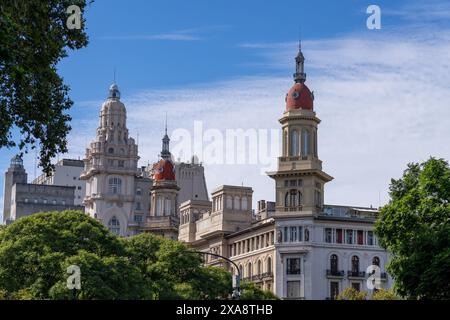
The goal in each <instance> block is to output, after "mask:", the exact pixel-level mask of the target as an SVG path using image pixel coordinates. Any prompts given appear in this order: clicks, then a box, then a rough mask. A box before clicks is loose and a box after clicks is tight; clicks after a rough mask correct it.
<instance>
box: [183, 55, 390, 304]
mask: <svg viewBox="0 0 450 320" xmlns="http://www.w3.org/2000/svg"><path fill="white" fill-rule="evenodd" d="M295 60H296V72H295V73H294V81H295V83H294V85H293V86H292V87H291V89H290V90H289V92H288V93H287V95H286V98H285V102H286V109H285V110H284V112H283V113H282V115H281V118H280V120H279V122H280V124H281V130H282V137H283V143H282V154H281V156H280V157H279V158H278V168H277V170H276V171H275V172H269V173H268V176H269V177H270V178H272V179H274V180H275V190H274V191H275V202H270V201H267V202H266V201H263V200H262V201H259V202H258V208H257V211H256V212H255V213H253V211H252V209H251V203H252V192H253V190H252V189H251V188H249V187H238V186H221V187H219V188H218V189H216V190H215V191H213V193H212V201H211V202H208V201H200V202H199V201H187V202H184V203H182V204H181V205H180V232H179V240H181V241H184V242H186V243H188V244H189V245H190V246H192V247H193V248H194V249H196V250H200V251H203V252H205V253H212V254H214V255H221V256H224V257H226V258H228V259H231V261H233V262H234V263H235V264H236V265H237V267H238V270H236V267H234V265H233V266H232V265H230V263H228V262H227V260H224V259H221V258H220V257H217V256H214V255H207V254H205V262H206V263H207V264H210V265H222V266H224V267H226V268H228V269H229V270H230V271H232V272H233V274H235V275H236V274H240V276H241V278H242V279H244V280H248V281H252V282H255V283H256V284H257V285H258V286H259V287H261V288H264V289H267V290H271V291H273V292H274V293H275V294H276V295H278V296H279V297H281V298H283V299H334V298H335V297H336V295H338V294H339V293H340V292H341V291H342V289H343V288H345V287H350V286H351V287H354V288H355V289H357V290H365V291H368V292H369V293H370V292H372V290H373V289H377V288H380V287H384V288H388V287H390V286H391V284H392V279H391V278H390V277H389V276H388V275H387V274H386V273H385V272H384V269H385V265H386V263H387V261H388V254H387V252H386V251H385V250H383V249H382V248H380V247H379V246H378V244H377V239H376V236H375V235H374V231H373V227H374V221H375V219H376V216H377V214H378V211H377V210H376V209H373V208H363V207H351V206H335V205H325V204H324V194H325V192H324V187H325V184H326V183H327V182H330V181H331V180H332V179H333V178H332V177H331V176H330V175H328V174H327V173H325V172H324V171H323V170H322V161H321V160H320V158H319V155H318V139H317V137H318V125H319V124H320V119H319V118H318V117H317V115H316V112H315V111H314V108H313V105H314V94H313V92H311V91H310V90H309V88H308V87H307V86H306V85H305V81H306V74H305V73H304V61H305V59H304V56H303V54H302V52H301V49H300V50H299V53H298V55H297V57H296V58H295ZM372 270H375V273H374V274H372ZM369 273H370V274H369ZM374 283H375V287H374Z"/></svg>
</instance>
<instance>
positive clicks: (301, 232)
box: [298, 226, 303, 241]
mask: <svg viewBox="0 0 450 320" xmlns="http://www.w3.org/2000/svg"><path fill="white" fill-rule="evenodd" d="M298 241H303V227H302V226H300V227H298Z"/></svg>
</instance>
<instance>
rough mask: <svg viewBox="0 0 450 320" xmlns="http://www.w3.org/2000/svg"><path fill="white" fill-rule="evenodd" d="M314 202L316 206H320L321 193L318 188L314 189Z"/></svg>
mask: <svg viewBox="0 0 450 320" xmlns="http://www.w3.org/2000/svg"><path fill="white" fill-rule="evenodd" d="M314 202H315V204H316V206H318V207H320V206H322V194H321V192H320V191H318V190H315V191H314Z"/></svg>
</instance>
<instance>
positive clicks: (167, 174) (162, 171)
mask: <svg viewBox="0 0 450 320" xmlns="http://www.w3.org/2000/svg"><path fill="white" fill-rule="evenodd" d="M153 179H154V180H156V181H163V180H172V181H173V180H175V169H174V167H173V164H172V162H171V161H170V160H164V159H161V160H159V161H158V162H157V163H155V164H154V165H153Z"/></svg>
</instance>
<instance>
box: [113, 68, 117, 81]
mask: <svg viewBox="0 0 450 320" xmlns="http://www.w3.org/2000/svg"><path fill="white" fill-rule="evenodd" d="M113 83H116V67H114V82H113Z"/></svg>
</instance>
